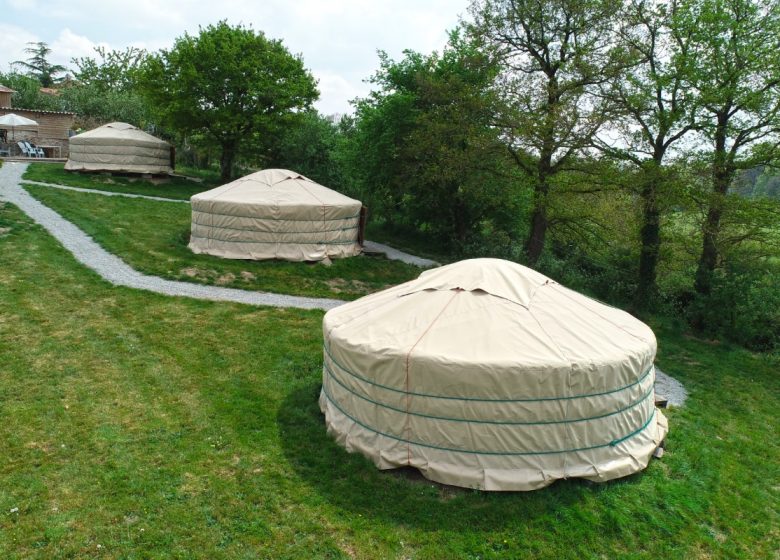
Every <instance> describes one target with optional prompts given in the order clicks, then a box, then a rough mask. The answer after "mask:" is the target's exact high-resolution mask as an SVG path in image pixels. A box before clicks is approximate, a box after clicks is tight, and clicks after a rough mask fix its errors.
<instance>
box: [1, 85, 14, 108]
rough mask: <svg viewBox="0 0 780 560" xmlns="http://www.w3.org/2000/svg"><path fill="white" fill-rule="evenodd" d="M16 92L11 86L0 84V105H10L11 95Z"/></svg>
mask: <svg viewBox="0 0 780 560" xmlns="http://www.w3.org/2000/svg"><path fill="white" fill-rule="evenodd" d="M14 93H16V92H15V91H14V90H12V89H11V88H7V87H5V86H4V85H2V84H0V107H10V106H11V96H12V95H13V94H14Z"/></svg>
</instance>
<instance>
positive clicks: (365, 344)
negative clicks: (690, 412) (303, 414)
mask: <svg viewBox="0 0 780 560" xmlns="http://www.w3.org/2000/svg"><path fill="white" fill-rule="evenodd" d="M323 332H324V367H323V383H322V392H321V394H320V407H321V409H322V411H323V413H324V414H325V422H326V424H327V429H328V432H329V433H330V434H331V435H332V436H333V437H334V438H335V439H336V441H337V442H338V443H339V444H340V445H342V446H343V447H345V448H346V449H347V451H350V452H358V453H362V454H363V455H365V456H366V457H368V458H369V459H371V460H372V461H373V462H374V463H375V464H376V466H377V467H379V468H380V469H393V468H397V467H403V466H411V467H415V468H417V469H419V471H420V472H421V473H422V474H423V475H424V476H425V477H427V478H428V479H430V480H434V481H437V482H441V483H445V484H452V485H456V486H463V487H468V488H477V489H482V490H534V489H537V488H542V487H544V486H547V485H548V484H551V483H552V482H554V481H555V480H558V479H564V478H574V477H577V478H584V479H588V480H592V481H606V480H610V479H614V478H618V477H622V476H626V475H629V474H631V473H635V472H637V471H640V470H642V469H644V468H645V467H646V466H647V464H648V462H649V461H650V458H651V456H652V455H653V452H654V451H655V450H656V449H657V448H658V446H659V444H660V443H661V442H662V440H663V439H664V437H665V435H666V431H667V422H666V418H664V416H663V415H662V414H661V412H659V411H658V410H657V409H656V407H655V399H654V391H653V384H654V381H655V370H654V369H653V359H654V357H655V351H656V341H655V337H654V335H653V332H652V331H651V330H650V328H649V327H647V326H646V325H645V324H644V323H642V322H640V321H638V320H637V319H635V318H633V317H632V316H631V315H629V314H628V313H625V312H623V311H620V310H618V309H615V308H613V307H609V306H607V305H604V304H602V303H599V302H597V301H595V300H593V299H590V298H588V297H585V296H583V295H581V294H579V293H577V292H575V291H572V290H569V289H567V288H565V287H563V286H562V285H560V284H558V283H557V282H554V281H553V280H550V279H549V278H547V277H546V276H544V275H542V274H540V273H538V272H535V271H533V270H531V269H529V268H526V267H523V266H521V265H518V264H515V263H511V262H508V261H503V260H499V259H473V260H466V261H461V262H457V263H454V264H451V265H447V266H443V267H440V268H436V269H433V270H429V271H426V272H423V273H422V274H421V275H420V276H419V278H417V279H416V280H412V281H410V282H407V283H405V284H402V285H400V286H396V287H393V288H390V289H388V290H384V291H382V292H378V293H375V294H372V295H369V296H366V297H364V298H362V299H359V300H357V301H354V302H351V303H348V304H345V305H342V306H340V307H336V308H335V309H332V310H330V311H328V312H327V313H326V314H325V317H324V319H323Z"/></svg>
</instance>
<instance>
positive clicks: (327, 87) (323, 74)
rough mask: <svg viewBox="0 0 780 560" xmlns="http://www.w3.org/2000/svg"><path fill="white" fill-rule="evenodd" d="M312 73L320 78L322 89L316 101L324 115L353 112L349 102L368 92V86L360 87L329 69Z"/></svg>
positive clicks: (318, 85) (319, 83)
mask: <svg viewBox="0 0 780 560" xmlns="http://www.w3.org/2000/svg"><path fill="white" fill-rule="evenodd" d="M312 73H313V74H314V77H315V78H317V80H318V84H317V88H318V89H319V90H320V99H319V101H317V103H315V107H316V108H317V110H318V111H319V112H320V113H322V114H323V115H334V114H343V113H351V112H352V107H351V106H350V104H349V102H350V101H352V100H353V99H355V98H356V97H365V96H366V95H367V94H368V88H367V87H358V86H356V85H355V84H354V83H352V82H350V81H349V80H346V79H345V78H344V77H343V76H340V75H338V74H334V73H332V72H328V71H327V70H325V71H317V70H314V71H313V72H312ZM361 85H362V86H365V85H364V84H361Z"/></svg>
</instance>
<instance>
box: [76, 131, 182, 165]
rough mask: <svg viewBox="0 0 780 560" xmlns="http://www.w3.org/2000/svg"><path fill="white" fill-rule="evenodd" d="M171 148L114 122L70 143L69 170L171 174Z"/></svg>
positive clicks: (140, 132) (148, 135)
mask: <svg viewBox="0 0 780 560" xmlns="http://www.w3.org/2000/svg"><path fill="white" fill-rule="evenodd" d="M170 154H171V152H170V144H168V143H167V142H165V141H164V140H160V139H159V138H155V137H154V136H152V135H151V134H148V133H146V132H144V131H143V130H140V129H138V128H136V127H135V126H133V125H130V124H127V123H121V122H113V123H109V124H106V125H103V126H100V127H98V128H95V129H93V130H90V131H87V132H83V133H81V134H77V135H76V136H73V137H72V138H71V139H70V154H69V158H68V162H67V163H66V164H65V169H68V170H70V171H117V172H130V173H151V174H170V173H172V172H173V169H172V168H171V165H170V158H171V155H170Z"/></svg>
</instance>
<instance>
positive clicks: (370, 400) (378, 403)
mask: <svg viewBox="0 0 780 560" xmlns="http://www.w3.org/2000/svg"><path fill="white" fill-rule="evenodd" d="M324 366H325V371H326V372H327V374H328V376H329V377H330V378H331V379H333V380H334V381H335V382H336V383H337V384H338V385H340V386H341V387H342V388H343V389H344V390H346V391H347V392H349V393H351V394H353V395H355V396H356V397H358V398H359V399H362V400H364V401H366V402H370V403H371V404H375V405H377V406H380V407H382V408H386V409H388V410H394V411H396V412H400V413H402V414H411V415H412V416H419V417H421V418H430V419H431V420H445V421H449V422H468V423H470V424H494V425H499V426H544V425H548V424H573V423H576V422H587V421H588V420H599V419H601V418H608V417H610V416H615V415H616V414H620V413H621V412H625V411H627V410H630V409H632V408H634V407H636V406H639V405H640V404H642V403H643V402H645V401H646V400H647V399H649V398H650V396H651V395H652V394H653V387H652V386H651V387H650V390H649V391H647V392H646V393H645V394H644V395H643V396H642V398H640V399H639V400H638V401H635V402H632V403H631V404H629V405H628V406H625V407H623V408H620V409H618V410H615V411H614V412H609V413H606V414H600V415H598V416H588V417H585V418H575V419H572V420H548V421H545V422H542V421H538V422H500V421H498V420H473V419H467V418H451V417H447V416H434V415H432V414H423V413H421V412H413V411H411V410H406V409H403V408H398V407H395V406H391V405H389V404H387V403H383V402H380V401H375V400H373V399H371V398H369V397H367V396H365V395H361V394H360V393H358V392H357V391H355V390H353V389H352V388H350V387H348V386H347V385H345V384H344V382H343V381H341V380H340V379H339V378H338V377H337V376H336V375H335V374H334V372H333V370H331V369H330V368H329V367H328V364H324Z"/></svg>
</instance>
